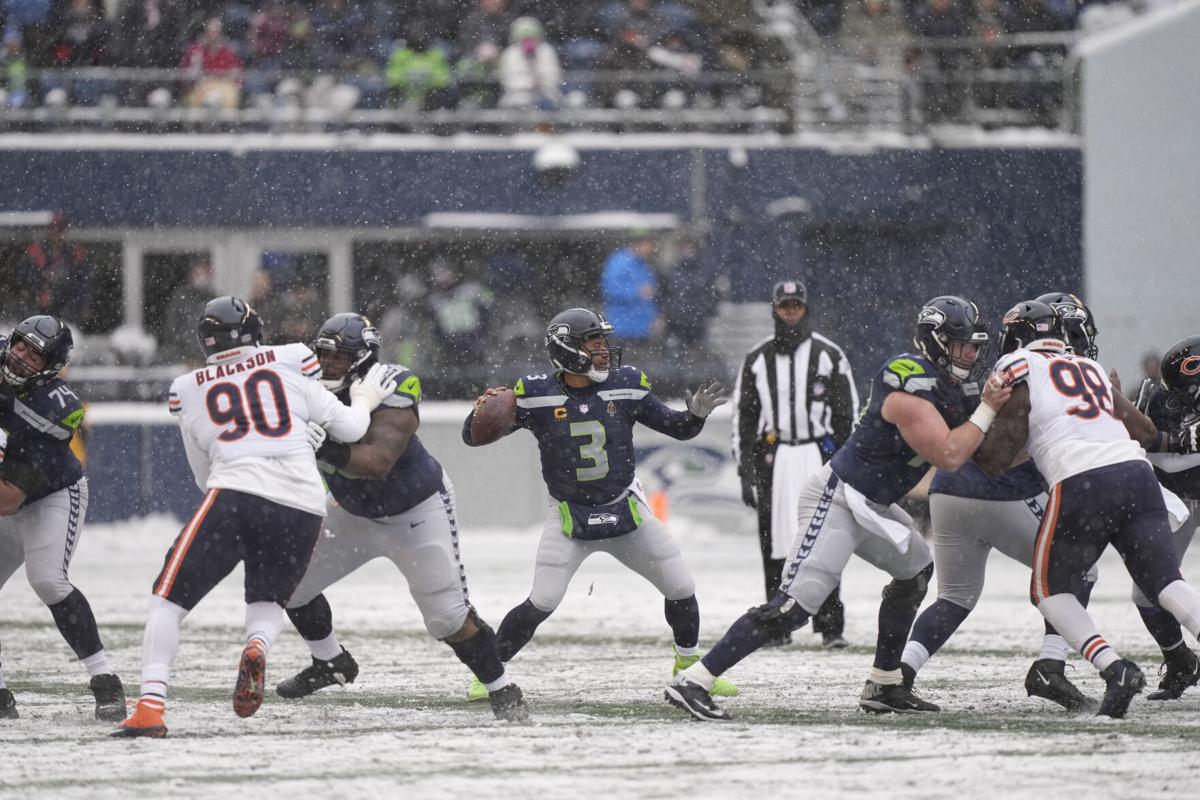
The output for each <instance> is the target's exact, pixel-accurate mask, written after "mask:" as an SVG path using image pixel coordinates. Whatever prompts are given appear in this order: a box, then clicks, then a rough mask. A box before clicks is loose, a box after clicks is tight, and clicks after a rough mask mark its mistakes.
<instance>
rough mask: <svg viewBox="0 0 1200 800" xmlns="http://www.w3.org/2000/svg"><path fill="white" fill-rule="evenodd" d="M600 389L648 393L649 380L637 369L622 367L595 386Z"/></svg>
mask: <svg viewBox="0 0 1200 800" xmlns="http://www.w3.org/2000/svg"><path fill="white" fill-rule="evenodd" d="M597 388H600V389H645V390H646V391H650V378H648V377H647V376H646V373H644V372H642V371H641V370H640V369H638V368H637V367H633V366H623V367H620V368H619V369H614V370H613V371H611V372H610V373H609V374H608V380H606V381H605V382H604V383H601V384H597Z"/></svg>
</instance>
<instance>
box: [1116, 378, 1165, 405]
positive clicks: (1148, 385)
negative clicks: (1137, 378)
mask: <svg viewBox="0 0 1200 800" xmlns="http://www.w3.org/2000/svg"><path fill="white" fill-rule="evenodd" d="M1118 391H1120V390H1118ZM1158 392H1159V386H1158V381H1155V380H1152V379H1150V378H1146V379H1145V380H1143V381H1142V385H1141V387H1140V388H1139V389H1138V393H1137V400H1136V401H1135V402H1134V405H1135V406H1137V410H1138V411H1140V412H1142V413H1143V414H1149V413H1150V401H1152V400H1153V399H1154V397H1155V395H1157V394H1158Z"/></svg>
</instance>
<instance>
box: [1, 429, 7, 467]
mask: <svg viewBox="0 0 1200 800" xmlns="http://www.w3.org/2000/svg"><path fill="white" fill-rule="evenodd" d="M7 452H8V431H6V430H4V428H0V464H3V463H4V455H5V454H6V453H7Z"/></svg>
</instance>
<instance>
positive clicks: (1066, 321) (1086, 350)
mask: <svg viewBox="0 0 1200 800" xmlns="http://www.w3.org/2000/svg"><path fill="white" fill-rule="evenodd" d="M1037 301H1038V302H1039V303H1045V304H1046V305H1048V306H1050V307H1051V308H1053V309H1054V310H1055V311H1057V312H1058V315H1059V317H1061V318H1062V327H1063V334H1064V336H1065V337H1066V339H1065V340H1064V341H1066V343H1067V346H1068V347H1070V348H1071V352H1073V353H1075V354H1076V355H1080V356H1084V357H1085V358H1090V359H1092V360H1093V361H1094V360H1096V358H1097V357H1098V356H1099V355H1100V348H1099V347H1098V346H1097V345H1096V338H1097V337H1098V336H1099V335H1100V331H1099V330H1098V329H1097V328H1096V320H1095V318H1094V317H1093V316H1092V310H1091V309H1090V308H1088V307H1087V304H1086V303H1084V302H1083V300H1081V299H1080V298H1079V296H1078V295H1074V294H1070V293H1068V292H1047V293H1046V294H1044V295H1041V296H1040V297H1038V298H1037Z"/></svg>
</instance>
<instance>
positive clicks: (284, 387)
mask: <svg viewBox="0 0 1200 800" xmlns="http://www.w3.org/2000/svg"><path fill="white" fill-rule="evenodd" d="M212 360H213V362H214V363H210V364H208V365H207V366H204V367H201V368H200V369H197V370H193V371H192V372H189V373H187V374H186V375H181V376H179V377H178V378H176V379H175V382H174V383H172V384H171V393H170V396H169V398H168V408H169V410H170V412H171V414H172V415H174V416H176V417H178V418H179V423H180V425H179V427H180V433H181V434H182V435H183V444H184V449H185V450H186V451H187V456H188V463H189V464H191V467H192V472H193V473H194V474H195V477H196V484H197V485H198V486H199V487H200V488H201V489H202V490H207V489H235V490H237V491H240V492H246V493H248V494H253V495H257V496H259V497H265V498H266V499H268V500H272V501H274V502H276V503H279V504H280V505H285V506H288V507H289V508H297V509H300V510H302V511H307V512H309V513H312V514H318V515H320V516H324V514H325V485H324V482H323V481H322V480H321V474H320V472H319V471H318V469H317V464H316V458H315V456H314V454H313V450H312V447H311V446H310V445H309V444H308V436H307V432H306V431H307V423H308V422H309V421H310V420H312V421H315V422H317V423H318V424H320V425H321V426H322V427H325V428H326V429H327V430H328V431H329V434H330V435H331V436H333V437H334V438H335V439H338V440H339V441H350V442H353V441H357V440H358V439H359V438H361V437H362V434H363V433H364V432H365V425H359V424H356V423H355V420H354V419H352V417H353V415H352V413H351V410H350V408H349V407H348V406H344V405H342V403H341V401H339V400H338V399H337V397H335V396H334V395H333V393H332V392H329V391H327V390H326V389H325V388H324V387H323V386H321V384H320V382H318V381H317V380H314V378H316V377H318V376H319V375H320V371H321V368H320V365H319V364H318V362H317V357H316V356H315V355H314V354H313V352H312V351H311V350H310V349H309V348H308V347H307V346H305V345H302V344H289V345H280V346H277V347H243V348H237V349H235V350H227V351H225V352H223V353H219V354H218V355H217V356H216V357H215V358H214V359H212ZM368 422H369V420H368ZM359 423H361V420H359Z"/></svg>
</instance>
